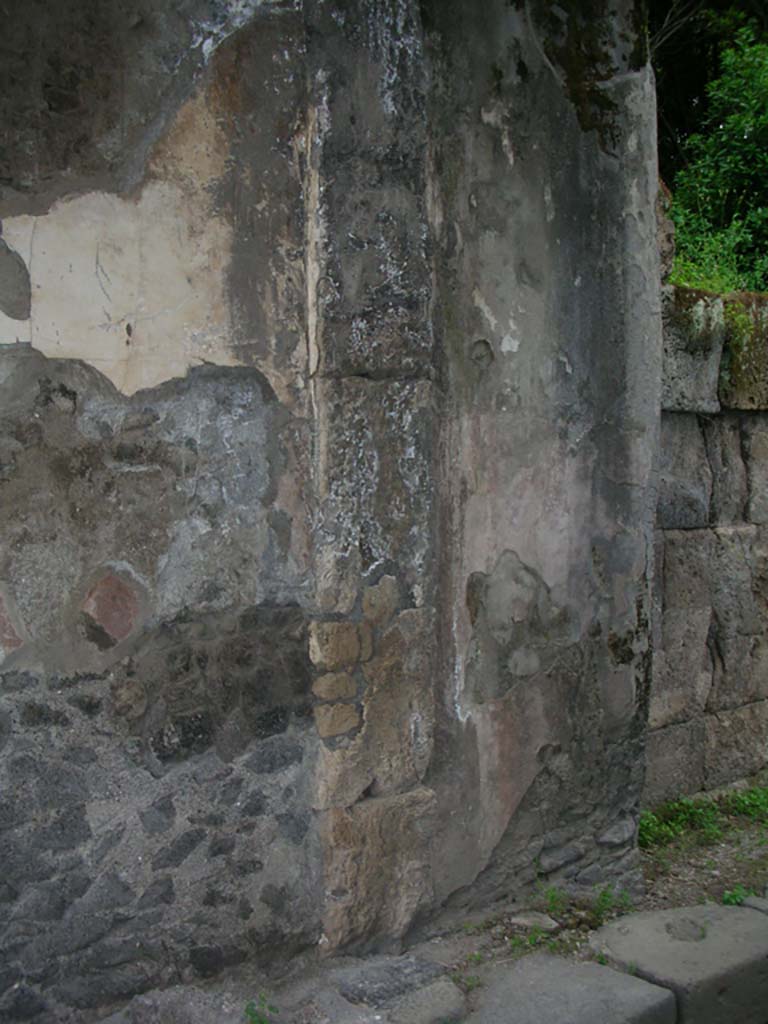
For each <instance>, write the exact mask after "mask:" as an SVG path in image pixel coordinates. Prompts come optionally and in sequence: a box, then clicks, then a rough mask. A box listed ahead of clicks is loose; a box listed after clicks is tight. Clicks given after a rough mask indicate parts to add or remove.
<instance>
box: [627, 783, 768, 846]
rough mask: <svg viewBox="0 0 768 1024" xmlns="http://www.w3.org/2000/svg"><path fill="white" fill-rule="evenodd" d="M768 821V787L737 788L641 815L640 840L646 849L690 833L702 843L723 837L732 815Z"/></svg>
mask: <svg viewBox="0 0 768 1024" xmlns="http://www.w3.org/2000/svg"><path fill="white" fill-rule="evenodd" d="M729 815H730V816H732V817H745V818H749V819H751V820H752V821H764V822H766V823H768V786H753V787H751V788H750V789H740V790H735V791H734V792H732V793H726V794H725V795H723V796H720V797H717V798H710V797H699V798H697V799H695V800H694V799H691V798H690V797H683V798H681V799H680V800H672V801H670V802H669V803H666V804H662V805H661V807H657V808H656V809H655V810H654V811H643V812H642V814H641V815H640V828H639V832H638V843H639V844H640V847H641V848H642V849H645V850H649V849H659V848H661V847H664V846H668V845H669V844H670V843H672V842H674V841H675V840H676V839H679V838H681V837H685V836H688V835H690V837H691V838H693V839H695V840H696V841H698V842H700V843H711V842H716V841H717V840H718V839H720V838H722V835H723V829H724V828H725V827H726V825H727V824H729V823H728V820H727V818H728V816H729Z"/></svg>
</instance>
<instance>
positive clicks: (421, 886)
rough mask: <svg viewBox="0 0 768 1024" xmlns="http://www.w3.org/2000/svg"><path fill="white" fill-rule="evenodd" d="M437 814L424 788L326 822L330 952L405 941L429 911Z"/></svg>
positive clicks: (339, 811) (366, 803)
mask: <svg viewBox="0 0 768 1024" xmlns="http://www.w3.org/2000/svg"><path fill="white" fill-rule="evenodd" d="M435 808H436V805H435V794H434V793H433V792H432V790H430V789H426V788H424V787H419V788H418V789H414V790H412V791H411V792H410V793H400V794H397V795H395V796H388V797H379V798H373V799H369V800H363V801H361V802H360V803H358V804H355V806H354V807H350V808H348V809H347V808H334V809H332V810H330V811H327V812H326V813H325V814H324V815H323V819H322V822H321V828H320V834H321V838H322V843H323V848H324V872H325V877H324V887H325V891H326V892H328V893H330V894H332V895H331V898H329V899H328V900H327V901H326V905H325V914H324V919H323V931H324V934H325V937H326V939H327V945H326V946H325V949H326V951H328V952H330V951H332V950H335V949H338V948H339V946H348V947H349V946H351V947H353V948H354V947H360V946H364V945H365V943H366V941H369V940H371V939H372V938H374V937H377V938H378V941H379V942H381V941H382V940H383V939H385V938H386V939H389V940H392V939H399V938H400V937H401V936H402V935H404V934H405V932H406V931H407V929H408V927H409V926H410V924H411V922H412V921H413V919H414V917H415V916H416V914H417V912H418V911H419V909H420V908H422V907H425V906H428V905H429V904H430V902H431V900H432V883H431V871H430V857H431V853H430V835H431V834H432V830H433V828H434V814H435Z"/></svg>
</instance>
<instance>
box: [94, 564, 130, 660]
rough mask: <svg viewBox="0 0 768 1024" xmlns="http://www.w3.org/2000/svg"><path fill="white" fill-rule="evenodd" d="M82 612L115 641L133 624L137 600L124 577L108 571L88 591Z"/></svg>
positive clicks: (125, 635)
mask: <svg viewBox="0 0 768 1024" xmlns="http://www.w3.org/2000/svg"><path fill="white" fill-rule="evenodd" d="M83 612H84V613H85V614H86V615H87V616H88V617H89V618H90V619H91V620H92V621H93V622H94V623H95V624H96V625H97V626H99V627H100V628H101V629H102V630H103V631H104V633H106V634H107V636H109V637H111V639H112V640H113V641H114V642H115V643H120V641H121V640H125V638H126V637H127V636H128V635H129V634H130V633H131V631H132V630H133V628H134V626H135V625H136V621H137V619H138V617H139V600H138V598H137V596H136V594H135V592H134V590H133V588H132V587H131V586H130V585H129V584H128V583H126V582H125V580H122V579H121V578H120V577H119V576H115V575H114V573H110V574H109V575H107V576H103V577H102V578H101V579H100V580H99V581H98V583H96V584H95V585H94V586H93V587H92V588H91V590H90V591H89V592H88V596H87V597H86V599H85V601H84V602H83Z"/></svg>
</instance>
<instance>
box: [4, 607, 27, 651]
mask: <svg viewBox="0 0 768 1024" xmlns="http://www.w3.org/2000/svg"><path fill="white" fill-rule="evenodd" d="M23 643H24V641H23V640H22V639H21V637H20V636H19V634H18V633H17V632H16V627H15V626H14V624H13V622H12V621H11V616H10V613H9V611H8V605H7V603H6V600H5V598H4V597H3V595H2V594H0V651H4V652H5V653H6V654H10V652H11V651H15V650H16V648H17V647H21V645H22V644H23Z"/></svg>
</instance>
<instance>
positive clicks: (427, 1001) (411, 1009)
mask: <svg viewBox="0 0 768 1024" xmlns="http://www.w3.org/2000/svg"><path fill="white" fill-rule="evenodd" d="M465 1013H466V1000H465V999H464V996H463V994H462V993H461V991H460V990H459V989H458V988H457V987H456V986H455V985H454V983H453V982H452V981H451V980H450V979H449V978H438V979H437V981H433V982H432V983H431V984H429V985H425V986H424V988H418V989H414V991H412V992H407V993H406V994H405V995H403V996H401V997H400V998H399V999H397V1000H396V1001H395V1002H394V1003H393V1004H392V1005H391V1006H390V1007H389V1017H390V1020H391V1021H392V1024H453V1022H454V1021H455V1022H458V1021H462V1020H464V1018H465Z"/></svg>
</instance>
